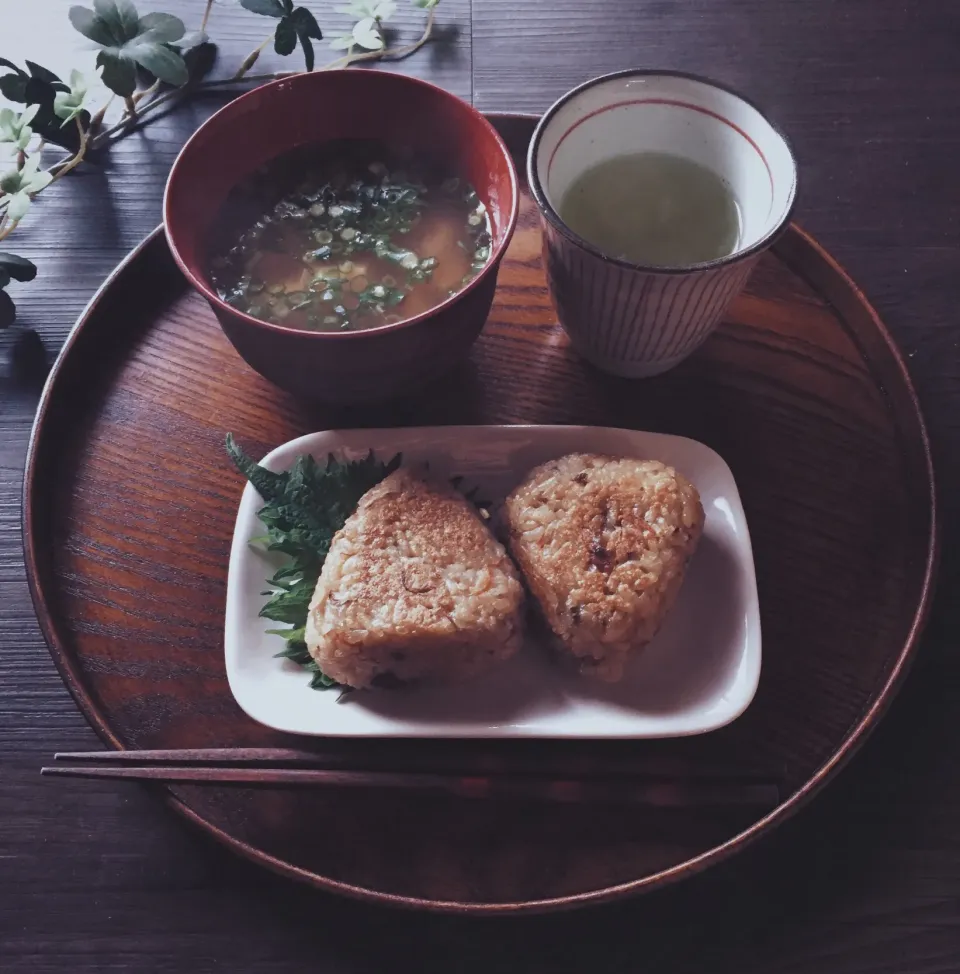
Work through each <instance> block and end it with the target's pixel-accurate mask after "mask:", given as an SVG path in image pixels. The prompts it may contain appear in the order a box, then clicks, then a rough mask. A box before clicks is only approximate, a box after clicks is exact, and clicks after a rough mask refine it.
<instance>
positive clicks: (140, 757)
mask: <svg viewBox="0 0 960 974" xmlns="http://www.w3.org/2000/svg"><path fill="white" fill-rule="evenodd" d="M351 743H353V742H351ZM364 743H365V742H364ZM398 743H399V742H398ZM477 743H479V742H474V741H470V742H458V744H459V745H460V746H458V747H456V748H455V749H453V750H450V751H449V752H447V753H444V752H442V751H441V752H439V753H438V752H437V751H436V750H433V749H431V748H430V747H429V746H422V747H420V746H418V747H417V749H416V751H415V753H410V752H409V750H407V751H405V752H403V753H402V754H401V752H399V751H397V750H395V749H394V748H392V747H390V746H385V745H382V746H378V747H376V748H374V749H368V750H366V752H364V751H363V750H359V751H358V750H356V749H354V748H351V747H350V746H349V745H347V746H345V747H344V748H341V749H339V750H335V751H319V750H316V751H314V750H306V749H297V748H282V747H223V748H217V747H211V748H175V749H159V750H150V749H144V750H126V751H67V752H58V753H57V754H55V755H54V760H55V761H63V762H70V763H72V764H90V763H94V764H111V765H112V764H134V765H142V764H161V765H162V764H168V765H174V764H177V765H191V766H198V765H199V766H202V765H215V766H221V765H239V766H243V767H270V768H276V767H309V768H320V769H324V770H332V769H345V770H362V771H375V770H383V771H393V770H396V768H397V767H398V766H402V767H403V769H404V770H405V771H415V772H432V773H438V774H501V773H509V774H521V773H522V774H528V775H539V776H547V775H554V776H557V777H568V776H569V777H574V778H603V777H625V776H629V777H640V778H649V779H654V780H663V779H667V780H675V779H682V780H687V779H694V780H698V781H699V780H706V781H725V782H730V781H738V782H744V783H751V782H754V783H763V782H779V781H781V780H782V779H783V776H784V774H785V771H786V769H785V768H783V767H777V768H772V767H763V768H761V769H757V768H743V767H738V768H730V767H724V766H723V765H721V764H719V763H716V762H714V763H711V764H709V765H706V764H700V765H697V766H693V765H690V764H688V763H680V762H678V761H676V760H670V761H663V760H657V759H654V758H652V757H651V756H650V755H649V754H644V755H642V756H640V757H638V756H637V755H636V754H635V753H631V754H630V755H628V756H627V757H624V756H623V755H622V754H620V755H617V754H616V749H615V747H613V748H604V750H603V753H602V756H601V755H600V754H598V752H597V751H596V750H590V751H589V752H587V753H579V754H578V753H577V752H576V751H574V750H571V749H568V748H563V749H562V750H556V751H554V750H544V749H538V750H537V751H536V752H534V753H532V754H531V753H529V751H528V749H524V748H522V747H511V748H510V749H509V751H508V752H506V753H504V752H502V751H500V752H498V751H494V750H489V749H484V750H481V751H477V750H472V749H470V748H469V745H470V744H477ZM525 743H526V742H525ZM564 743H565V742H564ZM615 743H620V742H615ZM631 751H632V749H631Z"/></svg>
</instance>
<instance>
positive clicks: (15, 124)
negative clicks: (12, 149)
mask: <svg viewBox="0 0 960 974" xmlns="http://www.w3.org/2000/svg"><path fill="white" fill-rule="evenodd" d="M39 111H40V106H39V105H28V106H27V107H26V108H25V109H24V110H23V111H22V112H21V113H20V114H19V115H17V113H16V112H14V110H13V109H12V108H3V109H0V142H12V143H13V144H14V145H15V146H16V147H17V148H18V149H19V150H20V151H21V152H22V151H23V150H24V149H26V147H27V145H29V143H30V139H31V138H32V137H33V129H32V128H30V123H31V122H32V121H33V116H34V115H36V114H37V112H39Z"/></svg>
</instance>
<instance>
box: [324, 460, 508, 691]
mask: <svg viewBox="0 0 960 974" xmlns="http://www.w3.org/2000/svg"><path fill="white" fill-rule="evenodd" d="M522 603H523V587H522V585H521V584H520V581H519V578H518V575H517V571H516V568H515V567H514V565H513V563H512V562H511V561H510V558H509V557H508V556H507V553H506V551H505V550H504V548H503V546H502V545H501V544H499V543H498V542H497V541H496V539H495V538H494V537H493V535H492V534H491V533H490V531H489V530H488V528H487V526H486V525H485V524H484V523H483V521H482V520H481V519H480V517H479V515H478V514H477V512H476V510H475V509H474V507H473V505H471V504H470V503H469V501H467V500H466V499H465V498H464V497H463V496H462V495H461V494H459V493H458V492H457V491H455V490H454V489H453V488H451V487H449V486H447V485H445V484H437V483H433V482H428V481H426V480H423V479H420V478H419V477H417V476H415V475H414V474H412V473H410V472H409V471H408V470H406V469H401V470H398V471H396V472H395V473H393V474H391V475H390V476H389V477H387V478H386V479H384V480H383V481H382V482H381V483H379V484H378V485H377V486H376V487H374V488H372V489H371V490H369V491H368V492H367V493H366V494H364V496H363V498H362V499H361V501H360V504H359V506H358V508H357V510H356V512H355V513H354V514H353V515H352V516H351V517H350V518H349V519H348V520H347V522H346V524H344V526H343V528H341V530H340V531H338V532H337V534H336V535H335V536H334V539H333V542H332V544H331V546H330V551H329V553H328V555H327V558H326V561H325V562H324V565H323V570H322V572H321V574H320V579H319V581H318V583H317V588H316V591H315V593H314V596H313V600H312V602H311V604H310V612H309V616H308V618H307V632H306V640H307V646H308V648H309V650H310V654H311V655H312V656H313V658H314V659H315V660H316V661H317V663H318V664H319V665H320V668H321V669H322V670H323V672H324V673H326V674H327V675H328V676H330V677H332V678H333V679H335V680H337V681H338V682H339V683H344V684H347V685H349V686H354V687H365V686H370V685H371V683H372V682H373V681H374V680H375V679H376V678H377V677H378V676H382V675H384V674H391V675H392V676H394V677H396V678H397V679H399V680H404V681H407V680H421V679H428V680H457V679H463V678H466V677H468V676H471V675H473V674H475V673H477V672H479V671H481V670H483V669H485V668H487V667H488V666H490V665H492V664H493V663H495V662H496V661H498V660H501V659H506V658H507V657H508V656H511V655H513V653H515V652H516V651H517V649H518V648H519V647H520V643H521V636H522V625H521V623H522V611H521V610H522Z"/></svg>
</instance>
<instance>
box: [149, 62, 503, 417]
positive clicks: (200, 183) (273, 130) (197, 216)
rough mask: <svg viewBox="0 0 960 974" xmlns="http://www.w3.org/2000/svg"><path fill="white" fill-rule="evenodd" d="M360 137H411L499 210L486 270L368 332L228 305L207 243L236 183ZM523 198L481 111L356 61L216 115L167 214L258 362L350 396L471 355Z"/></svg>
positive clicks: (182, 260) (352, 399)
mask: <svg viewBox="0 0 960 974" xmlns="http://www.w3.org/2000/svg"><path fill="white" fill-rule="evenodd" d="M352 138H365V139H380V140H382V141H383V142H384V143H386V144H387V145H388V146H390V145H402V146H410V147H411V148H412V149H413V150H414V152H415V153H418V154H419V153H422V154H423V155H424V156H427V157H430V158H435V159H437V158H439V159H442V160H443V162H444V165H449V168H450V171H451V172H452V173H455V174H457V175H459V176H461V177H462V178H465V179H467V180H469V181H470V182H471V183H472V184H473V186H474V187H475V188H476V190H477V194H478V196H479V197H480V199H481V201H482V202H483V203H484V204H485V205H486V207H487V210H488V212H489V216H490V223H491V230H492V237H493V246H492V248H491V254H490V260H489V261H488V263H487V265H486V266H485V267H484V269H483V270H482V271H481V272H480V273H479V274H478V275H477V277H476V278H474V279H473V280H472V281H471V282H470V283H469V284H468V285H467V286H466V287H464V288H463V290H461V291H459V292H457V293H456V294H454V295H452V296H451V297H449V298H448V299H447V300H446V301H444V302H443V303H442V304H439V305H437V306H436V307H434V308H432V309H430V310H429V311H426V312H424V313H422V314H418V315H416V316H414V317H411V318H409V319H406V320H404V321H400V322H396V323H394V324H386V325H382V326H380V327H378V328H371V329H367V330H363V331H359V330H358V331H342V332H315V331H302V330H298V329H294V328H286V327H284V326H283V325H277V324H271V323H268V322H264V321H260V320H258V319H256V318H253V317H251V316H250V315H247V314H244V313H243V312H241V311H238V310H237V309H236V308H234V307H231V306H230V305H229V304H227V303H226V302H225V301H223V300H221V299H220V297H218V295H217V293H216V291H215V289H214V288H213V286H212V284H211V281H210V277H209V275H208V272H207V264H208V259H209V252H208V251H209V244H210V238H211V232H212V229H213V226H214V222H215V220H216V218H217V216H218V214H219V212H220V210H221V207H222V206H223V204H224V202H225V200H226V197H227V194H228V193H229V192H230V190H231V189H232V188H233V187H234V186H236V185H237V184H238V183H240V182H242V181H243V180H244V179H245V178H246V177H247V176H249V175H250V174H252V173H253V172H254V171H255V170H256V169H259V168H260V167H261V166H263V165H264V164H265V163H268V162H270V161H271V160H272V159H275V158H276V157H277V156H280V155H283V154H284V153H286V152H288V151H290V150H291V149H295V148H297V147H298V146H303V145H321V144H322V143H324V142H328V141H331V140H334V139H352ZM517 207H518V190H517V174H516V170H515V168H514V165H513V161H512V160H511V158H510V154H509V152H508V151H507V148H506V146H505V145H504V144H503V142H502V141H501V139H500V137H499V136H498V135H497V133H496V131H495V130H494V129H493V127H492V126H491V125H490V123H489V122H488V121H487V120H486V119H485V118H484V117H483V116H482V115H481V114H480V113H479V112H477V111H475V110H474V109H473V108H472V107H471V106H470V105H468V104H467V103H466V102H464V101H461V100H460V99H459V98H456V97H455V96H453V95H451V94H449V92H446V91H444V90H443V89H442V88H437V87H436V86H434V85H431V84H427V83H426V82H423V81H418V80H415V79H413V78H407V77H404V76H402V75H396V74H387V73H385V72H380V71H363V70H361V71H357V70H353V71H324V72H315V73H313V74H301V75H296V76H294V77H291V78H284V79H282V80H279V81H274V82H271V83H270V84H266V85H263V86H262V87H260V88H256V89H254V90H253V91H251V92H249V93H247V94H245V95H243V96H242V97H240V98H238V99H237V100H236V101H233V102H231V103H230V104H229V105H227V106H226V107H225V108H223V109H221V110H220V111H219V112H217V113H216V114H215V115H213V116H211V118H210V119H209V120H208V121H207V122H205V123H204V124H203V125H202V126H200V128H199V129H197V131H196V132H195V133H194V134H193V136H192V137H191V138H190V140H189V141H188V142H187V144H186V145H185V146H184V147H183V149H182V151H181V152H180V155H179V156H178V157H177V160H176V162H175V163H174V164H173V168H172V169H171V171H170V177H169V179H168V180H167V187H166V192H165V195H164V203H163V218H164V227H165V230H166V234H167V240H168V242H169V244H170V249H171V250H172V252H173V255H174V257H175V259H176V261H177V263H178V264H179V266H180V269H181V270H182V271H183V273H184V274H185V275H186V276H187V278H188V280H189V281H190V283H191V284H192V285H193V286H194V287H195V288H196V289H197V290H198V291H199V292H200V293H201V294H202V295H203V296H204V297H205V298H206V299H207V301H209V302H210V306H211V307H212V308H213V310H214V313H215V314H216V316H217V318H218V319H219V321H220V324H221V326H222V327H223V330H224V332H225V333H226V335H227V337H228V338H229V339H230V341H231V342H232V343H233V345H234V347H235V348H236V350H237V351H238V352H239V353H240V355H241V356H242V357H243V358H244V359H245V360H246V362H247V363H248V364H249V365H250V366H251V367H252V368H254V369H256V370H257V371H258V372H259V373H260V374H261V375H263V376H264V377H266V378H267V379H269V380H270V381H271V382H273V383H274V384H276V385H278V386H280V387H281V388H283V389H286V390H287V391H288V392H291V393H293V394H294V395H297V396H302V397H306V398H310V399H319V400H325V401H328V402H335V403H344V404H350V403H362V402H371V401H375V400H383V399H387V398H391V397H393V396H396V395H399V394H402V393H403V392H405V391H407V390H412V389H415V388H418V387H420V386H422V384H423V382H424V381H426V380H428V379H431V378H433V377H434V376H436V375H439V374H440V373H442V372H443V371H445V370H446V369H448V368H449V367H450V366H452V365H454V364H455V363H456V362H457V361H459V360H460V359H462V358H464V357H465V356H466V354H467V352H468V350H469V348H470V346H471V344H472V343H473V342H474V340H475V339H476V337H477V335H479V334H480V331H481V329H482V328H483V324H484V322H485V321H486V318H487V315H488V314H489V311H490V305H491V304H492V302H493V295H494V290H495V289H496V284H497V272H498V270H499V266H500V261H501V259H502V257H503V254H504V251H505V250H506V248H507V244H508V243H509V240H510V236H511V235H512V233H513V230H514V227H515V225H516V221H517Z"/></svg>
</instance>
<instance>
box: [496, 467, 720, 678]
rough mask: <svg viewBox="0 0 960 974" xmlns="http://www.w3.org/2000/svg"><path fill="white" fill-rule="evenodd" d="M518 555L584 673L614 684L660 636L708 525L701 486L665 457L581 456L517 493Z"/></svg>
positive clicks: (514, 529)
mask: <svg viewBox="0 0 960 974" xmlns="http://www.w3.org/2000/svg"><path fill="white" fill-rule="evenodd" d="M504 517H505V520H506V526H507V533H508V536H509V547H510V552H511V554H512V555H513V557H514V559H515V560H516V562H517V564H518V565H519V566H520V570H521V572H522V573H523V576H524V579H525V580H526V583H527V587H528V588H529V590H530V593H531V594H532V595H533V596H534V598H535V599H536V601H537V604H538V605H539V608H540V610H541V612H542V615H543V618H544V620H545V621H546V623H547V625H548V626H549V627H550V630H551V631H552V633H553V634H554V636H556V638H557V641H558V642H559V644H560V646H561V647H562V648H563V649H565V650H566V651H568V652H569V653H572V654H573V656H574V657H576V659H577V660H578V662H579V666H580V670H581V672H583V673H585V674H589V675H591V676H596V677H599V678H600V679H603V680H607V681H611V682H613V681H616V680H619V679H620V678H621V677H622V676H623V672H624V666H625V665H626V663H627V660H628V658H629V657H630V656H631V655H632V654H636V653H637V652H638V651H639V650H641V649H642V648H643V647H644V646H646V645H647V643H649V642H650V640H651V639H653V637H654V636H655V635H656V633H657V630H658V629H659V628H660V626H661V624H662V623H663V620H664V618H665V617H666V615H667V613H668V612H669V611H670V608H671V606H672V605H673V603H674V601H675V600H676V597H677V594H678V593H679V591H680V586H681V583H682V582H683V574H684V570H685V568H686V565H687V562H688V561H689V559H690V557H691V556H692V555H693V553H694V551H695V550H696V547H697V543H698V542H699V540H700V535H701V532H702V530H703V507H702V505H701V503H700V495H699V494H698V493H697V489H696V488H695V487H694V486H693V485H692V484H691V483H690V482H689V481H688V480H686V478H684V477H683V476H681V475H680V474H679V473H677V471H676V470H674V469H673V468H672V467H668V466H665V465H664V464H662V463H659V462H657V461H655V460H632V459H628V458H622V457H609V456H598V455H594V454H586V453H573V454H570V455H569V456H565V457H561V458H560V459H559V460H551V461H550V462H549V463H544V464H542V465H541V466H539V467H535V468H534V469H533V470H531V471H530V472H529V473H528V474H527V476H526V478H525V479H524V481H523V482H522V483H521V484H520V485H519V486H518V487H517V488H516V489H515V490H514V491H513V492H512V493H511V494H510V496H509V497H508V498H507V501H506V505H505V510H504Z"/></svg>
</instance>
